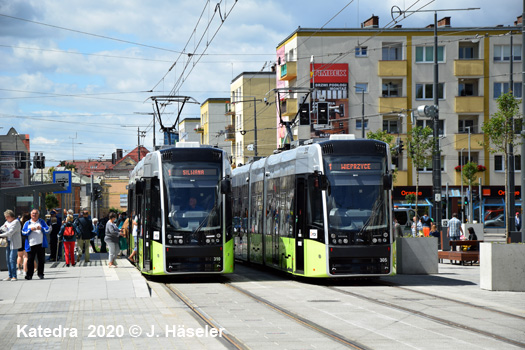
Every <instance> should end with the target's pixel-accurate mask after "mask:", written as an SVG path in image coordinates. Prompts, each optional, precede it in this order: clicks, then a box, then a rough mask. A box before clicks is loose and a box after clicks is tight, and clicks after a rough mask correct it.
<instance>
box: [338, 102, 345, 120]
mask: <svg viewBox="0 0 525 350" xmlns="http://www.w3.org/2000/svg"><path fill="white" fill-rule="evenodd" d="M344 116H345V105H344V104H343V103H341V104H340V105H339V117H340V118H342V117H344Z"/></svg>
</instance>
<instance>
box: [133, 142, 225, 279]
mask: <svg viewBox="0 0 525 350" xmlns="http://www.w3.org/2000/svg"><path fill="white" fill-rule="evenodd" d="M178 145H186V147H173V148H167V149H161V150H158V151H155V152H151V153H149V154H147V155H146V156H145V157H144V159H142V160H141V161H140V162H139V163H138V164H137V166H136V167H135V169H134V170H133V171H132V173H131V176H130V181H129V192H128V212H129V214H130V215H132V217H137V218H138V230H137V232H138V233H137V235H138V254H137V255H138V263H137V267H138V268H139V270H140V271H141V272H142V273H143V274H148V275H172V274H195V273H217V274H221V273H231V272H233V267H234V266H233V265H234V254H233V236H232V233H233V225H232V222H233V221H232V214H231V213H232V212H231V166H230V163H229V161H228V157H227V154H226V153H225V152H224V151H222V150H220V149H216V148H211V147H203V146H198V144H193V143H185V144H183V143H179V144H178Z"/></svg>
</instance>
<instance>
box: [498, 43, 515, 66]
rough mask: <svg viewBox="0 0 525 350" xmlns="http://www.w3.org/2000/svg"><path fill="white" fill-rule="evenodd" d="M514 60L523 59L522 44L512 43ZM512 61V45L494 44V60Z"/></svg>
mask: <svg viewBox="0 0 525 350" xmlns="http://www.w3.org/2000/svg"><path fill="white" fill-rule="evenodd" d="M512 48H513V50H512V51H513V52H512V53H513V55H514V57H513V60H514V61H521V45H512ZM505 61H510V45H494V62H505Z"/></svg>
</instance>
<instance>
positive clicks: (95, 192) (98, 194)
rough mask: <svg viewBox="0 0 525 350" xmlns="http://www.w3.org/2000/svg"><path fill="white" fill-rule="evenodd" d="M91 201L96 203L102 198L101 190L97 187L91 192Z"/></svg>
mask: <svg viewBox="0 0 525 350" xmlns="http://www.w3.org/2000/svg"><path fill="white" fill-rule="evenodd" d="M91 197H92V200H94V201H96V200H98V199H100V198H102V189H101V188H99V187H95V188H94V189H93V191H92V192H91Z"/></svg>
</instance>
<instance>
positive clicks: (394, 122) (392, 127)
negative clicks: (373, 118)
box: [383, 119, 401, 134]
mask: <svg viewBox="0 0 525 350" xmlns="http://www.w3.org/2000/svg"><path fill="white" fill-rule="evenodd" d="M400 124H401V123H400V122H399V120H398V119H383V131H386V132H387V133H389V134H399V133H400V132H401V125H400Z"/></svg>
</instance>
